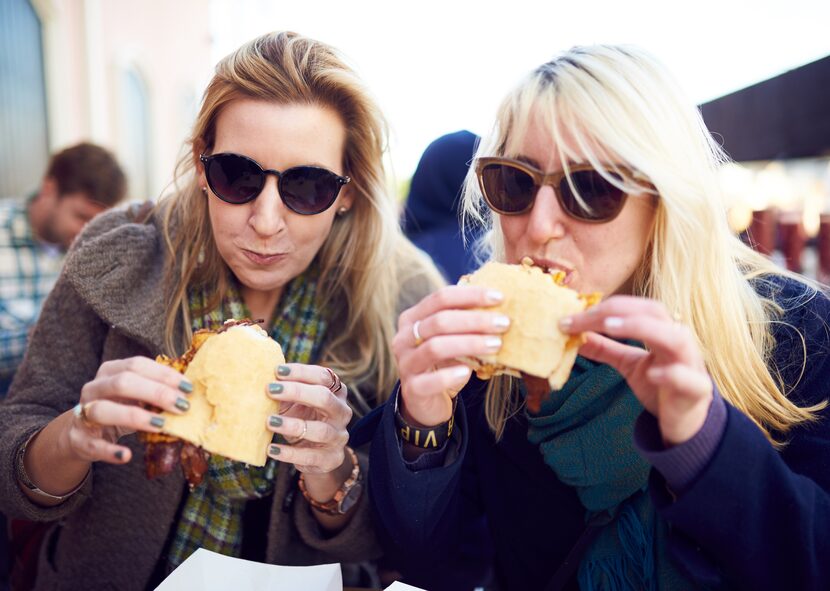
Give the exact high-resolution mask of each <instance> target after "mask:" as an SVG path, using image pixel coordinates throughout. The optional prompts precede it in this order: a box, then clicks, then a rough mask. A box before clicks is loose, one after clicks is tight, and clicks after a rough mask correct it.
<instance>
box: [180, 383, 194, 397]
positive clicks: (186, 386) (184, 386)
mask: <svg viewBox="0 0 830 591" xmlns="http://www.w3.org/2000/svg"><path fill="white" fill-rule="evenodd" d="M179 390H181V391H182V392H184V393H185V394H190V393H191V392H193V384H191V383H190V382H188V381H187V380H182V381H181V382H179Z"/></svg>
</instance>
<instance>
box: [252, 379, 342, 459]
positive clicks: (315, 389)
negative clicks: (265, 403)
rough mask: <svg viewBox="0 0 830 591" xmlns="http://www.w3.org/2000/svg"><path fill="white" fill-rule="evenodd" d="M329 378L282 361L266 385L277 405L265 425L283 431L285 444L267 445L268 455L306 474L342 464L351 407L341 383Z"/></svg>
mask: <svg viewBox="0 0 830 591" xmlns="http://www.w3.org/2000/svg"><path fill="white" fill-rule="evenodd" d="M333 376H334V373H333V372H330V371H329V370H327V369H326V368H324V367H320V366H318V365H304V364H301V363H287V364H285V365H280V366H279V367H278V368H277V372H276V379H277V381H275V382H273V383H271V384H269V386H268V395H269V396H270V397H271V398H273V399H274V400H276V401H278V402H279V403H280V409H279V414H277V415H273V416H272V417H270V418H269V421H268V429H269V430H270V431H273V432H274V433H279V434H280V435H283V436H284V437H285V438H286V441H287V442H288V444H275V445H272V446H270V447H269V450H268V455H269V456H271V457H272V458H274V459H275V460H279V461H281V462H287V463H290V464H294V465H295V466H297V469H298V470H299V471H300V472H305V473H308V474H326V473H329V472H333V471H334V470H337V469H338V468H340V467H341V466H343V464H344V459H345V447H346V443H348V441H349V432H348V430H347V427H348V425H349V421H350V420H351V418H352V409H351V408H350V407H349V405H348V404H347V403H346V395H347V392H348V390H347V388H346V384H343V383H342V382H340V381H339V379H336V380H335V379H333ZM338 384H339V386H340V387H339V389H338V387H337V386H338Z"/></svg>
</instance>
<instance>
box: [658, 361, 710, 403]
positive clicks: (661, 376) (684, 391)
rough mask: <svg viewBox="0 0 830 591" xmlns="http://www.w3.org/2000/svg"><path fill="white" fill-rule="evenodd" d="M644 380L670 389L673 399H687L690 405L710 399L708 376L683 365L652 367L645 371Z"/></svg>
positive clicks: (673, 364)
mask: <svg viewBox="0 0 830 591" xmlns="http://www.w3.org/2000/svg"><path fill="white" fill-rule="evenodd" d="M646 378H648V380H649V381H650V382H651V383H652V384H654V385H655V386H657V387H660V388H668V389H670V390H671V391H672V393H673V398H675V399H678V398H686V399H688V403H689V404H690V405H694V404H696V403H697V402H698V401H699V400H701V399H702V398H706V399H708V398H710V395H711V394H712V390H713V385H712V378H710V377H709V374H707V373H706V372H701V371H700V370H697V369H695V368H693V367H689V366H688V365H685V364H683V363H672V364H669V365H652V366H651V367H650V368H649V369H648V370H647V371H646Z"/></svg>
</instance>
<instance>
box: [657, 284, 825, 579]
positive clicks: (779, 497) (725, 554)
mask: <svg viewBox="0 0 830 591" xmlns="http://www.w3.org/2000/svg"><path fill="white" fill-rule="evenodd" d="M827 318H830V305H828V302H827V299H826V298H825V297H824V296H823V295H821V294H819V295H817V296H816V297H815V298H814V300H813V301H811V302H810V303H809V304H807V305H805V306H801V309H800V310H797V311H795V312H791V313H789V314H788V316H787V317H786V318H785V324H784V325H782V326H787V327H789V329H788V330H790V331H793V330H797V331H798V333H800V334H801V335H802V336H803V337H804V339H805V341H804V342H805V343H806V346H807V359H806V363H807V365H806V366H804V367H805V370H806V371H805V374H804V375H803V376H802V377H801V380H800V381H798V383H797V386H796V387H795V389H794V390H792V391H791V392H790V393H789V395H790V398H791V399H792V400H794V401H796V402H797V403H798V404H800V405H809V404H815V403H818V402H821V401H823V400H827V399H828V398H830V360H829V359H830V355H828V350H830V338H828V336H827V332H828V329H827V325H826V321H827V320H826V319H827ZM776 336H777V342H778V348H779V350H778V351H777V352H776V365H777V366H778V369H779V370H781V373H782V374H783V375H784V376H785V379H786V377H787V373H788V370H787V368H785V367H783V365H787V366H788V367H791V366H792V364H791V361H792V359H793V358H794V357H799V356H800V357H801V359H802V360H803V359H804V354H803V348H801V347H800V343H801V339H800V338H799V337H798V336H797V335H796V334H795V333H794V332H793V333H792V334H791V335H790V336H787V335H785V334H783V333H781V332H780V331H779V334H777V335H776ZM789 341H791V342H789ZM790 345H792V346H793V349H795V348H799V349H800V350H799V351H797V352H794V351H793V350H791V349H790ZM790 373H792V375H797V374H798V373H800V372H790ZM793 383H795V381H791V382H790V384H793ZM650 491H651V495H652V499H653V501H654V503H655V505H656V506H657V508H658V510H659V511H660V513H661V514H662V515H663V516H664V517H665V518H666V519H667V520H668V522H669V523H670V524H671V526H672V543H671V548H670V551H671V552H672V554H673V556H674V557H675V558H676V559H677V560H678V561H679V563H680V564H681V565H683V566H684V567H685V568H686V569H688V570H690V571H691V572H693V573H694V574H695V575H696V576H697V577H698V578H700V579H701V580H704V581H709V582H712V583H716V582H718V581H723V580H725V581H726V582H727V583H728V584H729V585H730V586H733V587H737V588H741V589H826V588H827V582H828V581H830V411H828V410H827V409H825V410H824V411H822V412H820V413H819V420H818V421H816V422H814V423H810V424H807V425H800V426H798V427H796V428H794V429H793V430H792V431H791V432H790V434H789V438H788V442H787V446H786V447H785V448H784V449H783V451H781V452H779V451H777V450H776V449H775V448H773V446H772V445H771V444H770V443H769V441H768V440H767V439H766V437H765V436H764V435H763V433H762V432H761V430H760V429H758V428H757V427H756V426H755V424H754V423H752V421H750V420H749V419H748V418H747V417H746V416H745V415H744V414H743V413H741V412H740V411H738V410H737V409H735V408H734V407H733V406H731V405H727V424H726V429H725V431H724V434H723V438H722V440H721V442H720V445H719V446H718V448H717V450H716V452H715V454H714V456H713V458H712V460H711V462H710V463H709V464H708V466H707V467H706V468H705V469H704V470H703V472H702V473H701V475H700V477H699V478H698V479H697V480H696V481H695V482H694V483H693V484H692V485H691V486H690V487H689V488H688V489H687V490H686V491H684V493H683V494H682V495H681V496H679V497H678V498H677V499H676V500H674V499H673V497H672V495H671V494H670V492H669V491H668V490H667V488H666V486H665V481H664V480H663V478H662V477H661V476H660V474H659V473H658V472H656V471H652V475H651V483H650ZM712 565H716V566H714V567H713V566H712Z"/></svg>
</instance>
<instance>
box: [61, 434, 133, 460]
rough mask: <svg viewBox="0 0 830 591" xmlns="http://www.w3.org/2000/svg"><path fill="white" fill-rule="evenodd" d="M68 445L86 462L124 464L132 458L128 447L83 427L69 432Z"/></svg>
mask: <svg viewBox="0 0 830 591" xmlns="http://www.w3.org/2000/svg"><path fill="white" fill-rule="evenodd" d="M69 445H70V446H71V447H72V449H73V450H75V453H76V454H77V455H78V457H80V458H81V459H83V460H85V461H88V462H107V463H110V464H126V463H128V462H129V461H130V460H131V459H132V451H130V448H129V447H126V446H123V445H118V444H116V443H111V442H109V441H107V440H105V439H101V438H100V437H95V436H94V435H92V434H91V433H90V432H89V431H87V430H84V429H72V430H71V431H70V432H69Z"/></svg>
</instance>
